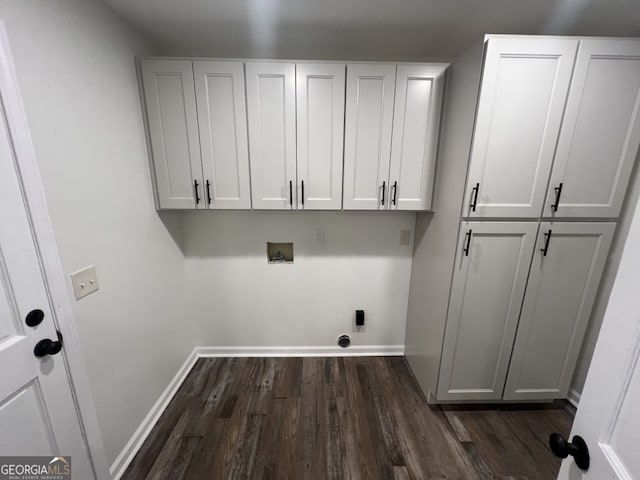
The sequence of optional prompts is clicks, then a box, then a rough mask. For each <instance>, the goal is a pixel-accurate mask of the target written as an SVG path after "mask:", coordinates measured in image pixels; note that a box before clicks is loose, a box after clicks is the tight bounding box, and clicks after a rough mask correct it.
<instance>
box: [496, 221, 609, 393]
mask: <svg viewBox="0 0 640 480" xmlns="http://www.w3.org/2000/svg"><path fill="white" fill-rule="evenodd" d="M614 230H615V223H557V222H556V223H547V222H543V223H541V224H540V232H539V234H538V243H537V245H536V249H535V253H534V256H533V262H532V265H531V273H530V275H529V283H528V286H527V293H526V295H525V300H524V304H523V306H522V315H521V317H520V323H519V326H518V333H517V335H516V341H515V344H514V347H513V354H512V356H511V366H510V367H509V375H508V378H507V383H506V386H505V393H504V399H505V400H537V399H553V398H565V397H566V395H567V392H568V390H569V383H570V382H571V377H572V376H573V370H574V367H575V364H576V360H577V358H578V353H579V352H580V347H581V345H582V338H583V336H584V332H585V329H586V327H587V323H588V321H589V317H590V315H591V308H592V306H593V301H594V298H595V295H596V292H597V289H598V284H599V283H600V277H601V275H602V270H603V268H604V265H605V262H606V259H607V253H608V251H609V246H610V244H611V238H612V237H613V232H614ZM545 252H546V255H545Z"/></svg>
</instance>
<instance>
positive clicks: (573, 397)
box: [567, 388, 580, 408]
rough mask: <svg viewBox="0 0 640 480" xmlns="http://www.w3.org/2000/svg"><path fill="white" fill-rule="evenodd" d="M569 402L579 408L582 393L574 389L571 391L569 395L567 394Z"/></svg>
mask: <svg viewBox="0 0 640 480" xmlns="http://www.w3.org/2000/svg"><path fill="white" fill-rule="evenodd" d="M567 401H568V402H569V403H570V404H571V405H573V406H574V407H576V408H578V404H579V403H580V393H578V392H577V391H575V390H574V389H573V388H570V389H569V393H568V394H567Z"/></svg>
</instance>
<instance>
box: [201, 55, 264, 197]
mask: <svg viewBox="0 0 640 480" xmlns="http://www.w3.org/2000/svg"><path fill="white" fill-rule="evenodd" d="M193 72H194V76H195V88H196V103H197V108H198V127H199V131H200V148H201V153H202V170H203V175H204V182H205V188H204V200H205V204H207V205H208V207H209V208H228V209H238V208H243V209H250V208H251V193H250V187H249V147H248V144H247V142H248V139H247V114H246V105H245V98H244V65H243V64H242V62H218V61H196V62H194V63H193Z"/></svg>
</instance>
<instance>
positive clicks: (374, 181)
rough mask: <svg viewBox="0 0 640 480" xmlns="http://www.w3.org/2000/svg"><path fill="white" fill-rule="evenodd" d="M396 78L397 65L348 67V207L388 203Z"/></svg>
mask: <svg viewBox="0 0 640 480" xmlns="http://www.w3.org/2000/svg"><path fill="white" fill-rule="evenodd" d="M395 80H396V66H395V65H385V64H381V65H375V64H353V65H348V66H347V99H346V112H345V139H344V142H345V144H344V209H345V210H384V209H386V208H387V206H388V199H389V190H390V188H389V161H390V158H391V132H392V124H393V101H394V92H395Z"/></svg>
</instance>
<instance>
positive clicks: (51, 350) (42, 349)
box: [33, 332, 62, 357]
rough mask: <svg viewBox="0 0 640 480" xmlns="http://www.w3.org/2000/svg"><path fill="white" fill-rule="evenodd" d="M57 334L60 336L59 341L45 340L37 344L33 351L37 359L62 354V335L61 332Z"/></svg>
mask: <svg viewBox="0 0 640 480" xmlns="http://www.w3.org/2000/svg"><path fill="white" fill-rule="evenodd" d="M56 333H57V334H58V341H53V340H50V339H48V338H45V339H43V340H40V341H39V342H38V343H36V346H35V348H34V349H33V354H34V355H35V356H36V357H46V356H47V355H56V354H57V353H60V350H62V334H61V333H60V332H56Z"/></svg>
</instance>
